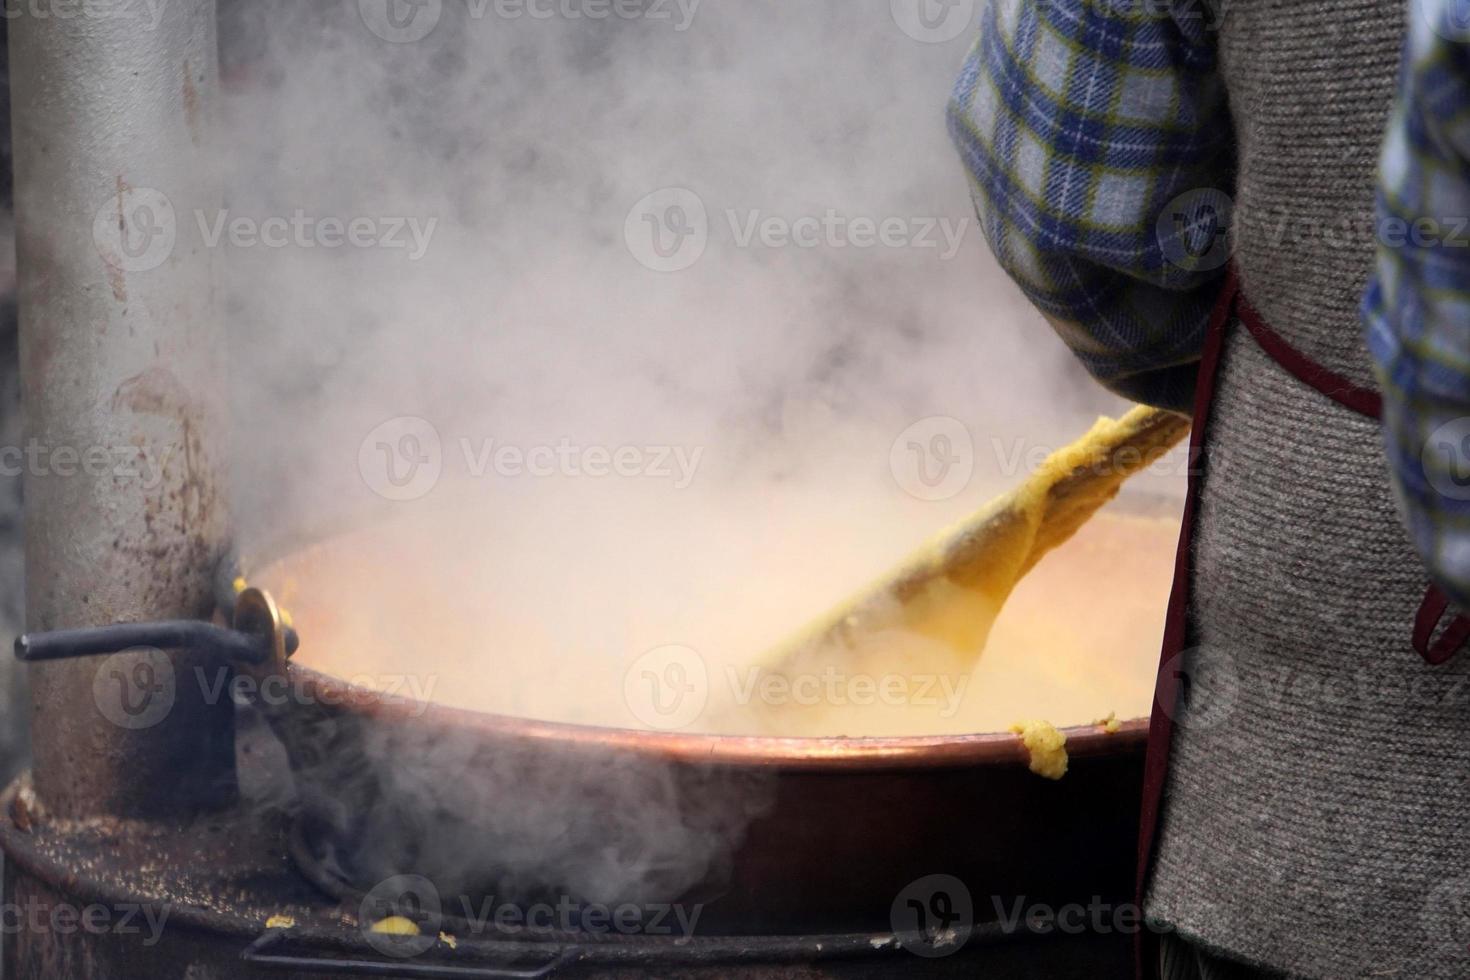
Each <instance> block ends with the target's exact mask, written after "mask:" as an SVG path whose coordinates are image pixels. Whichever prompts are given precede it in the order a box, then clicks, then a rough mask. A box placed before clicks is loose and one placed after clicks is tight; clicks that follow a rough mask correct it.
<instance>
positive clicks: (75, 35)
mask: <svg viewBox="0 0 1470 980" xmlns="http://www.w3.org/2000/svg"><path fill="white" fill-rule="evenodd" d="M9 33H10V71H11V85H12V89H13V105H14V144H15V200H16V226H17V230H16V235H17V251H18V264H19V294H20V359H21V382H22V398H23V405H24V411H25V414H26V444H25V446H24V447H23V449H24V453H25V457H24V463H23V465H24V467H25V476H24V487H25V570H26V579H27V607H26V626H27V629H28V630H29V631H32V632H34V631H40V630H54V629H63V628H71V627H84V626H96V625H103V624H109V623H125V622H136V621H145V620H165V619H187V618H207V617H208V616H209V615H210V612H211V609H212V608H213V602H212V594H211V583H210V576H211V571H212V569H213V567H214V565H215V563H216V560H217V558H218V556H219V555H220V553H221V552H222V550H223V547H224V542H225V540H226V535H227V530H228V526H227V516H226V505H225V495H224V488H223V478H222V460H223V458H224V454H223V450H222V448H221V446H222V443H221V441H220V436H221V435H222V434H223V432H222V418H223V412H222V410H221V407H220V405H219V400H220V395H219V393H220V391H221V387H222V386H221V384H220V383H219V377H220V368H221V360H222V359H221V352H222V346H221V345H222V332H221V330H220V325H219V323H218V321H217V319H216V317H215V314H214V310H213V296H214V290H213V281H212V275H211V265H212V260H211V253H210V249H208V248H207V247H206V246H205V242H204V241H203V239H202V236H201V235H199V234H198V232H197V230H196V226H197V224H198V222H199V220H200V216H203V215H210V216H212V215H214V214H215V213H216V211H217V210H218V209H219V208H220V206H221V204H220V194H219V191H218V188H217V186H216V183H217V182H216V180H215V179H214V178H213V177H212V176H211V175H212V174H213V173H215V172H216V170H217V168H215V167H213V166H211V165H210V160H209V154H210V148H209V140H208V137H209V129H210V120H211V117H212V113H213V109H214V107H215V103H216V93H217V90H218V56H217V49H216V33H215V3H214V0H170V2H168V3H164V4H146V5H145V4H128V5H122V6H118V5H100V6H94V5H90V4H82V5H78V6H77V7H74V8H73V9H72V10H71V12H70V14H69V15H65V16H63V15H62V14H61V13H59V12H50V11H48V10H45V9H42V8H35V7H26V8H17V12H16V15H15V17H14V18H13V19H12V20H11V21H10V24H9ZM201 666H202V664H199V663H194V662H190V661H189V660H188V659H187V655H185V654H183V653H180V652H178V651H172V652H163V651H152V652H146V651H144V652H129V653H126V654H121V655H119V656H117V657H114V658H109V659H107V660H105V661H100V662H99V661H97V660H88V659H82V660H72V661H62V662H55V663H41V664H36V665H34V666H32V667H31V668H30V670H31V689H32V696H31V722H32V732H33V739H34V779H35V786H36V790H37V795H38V797H39V804H40V806H41V807H42V808H43V809H44V810H45V811H46V812H48V813H50V814H51V815H53V816H56V817H58V818H63V819H65V818H82V817H105V816H110V817H150V818H167V817H170V816H183V815H186V814H188V813H190V812H193V811H197V810H198V809H200V808H203V807H209V806H212V805H217V804H220V803H223V802H226V801H228V799H229V798H230V795H231V794H232V793H233V783H234V780H233V761H232V759H233V757H232V754H231V751H232V750H231V731H230V724H231V722H230V715H231V704H230V699H229V697H228V695H227V694H224V693H222V692H223V691H225V690H227V689H226V688H224V687H221V686H218V685H217V684H216V682H217V681H218V680H219V678H216V677H213V676H211V675H209V673H208V671H206V672H205V673H204V674H200V673H198V672H197V671H196V670H195V668H196V667H201Z"/></svg>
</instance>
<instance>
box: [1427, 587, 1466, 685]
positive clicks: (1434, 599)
mask: <svg viewBox="0 0 1470 980" xmlns="http://www.w3.org/2000/svg"><path fill="white" fill-rule="evenodd" d="M1449 606H1450V600H1449V599H1448V597H1446V596H1445V594H1444V593H1443V592H1441V591H1439V589H1438V587H1436V586H1433V585H1431V586H1430V587H1429V592H1428V594H1426V595H1425V596H1424V603H1423V604H1422V605H1421V606H1420V607H1419V615H1418V616H1416V617H1414V649H1415V650H1417V651H1419V656H1421V657H1423V658H1424V659H1425V661H1426V662H1428V663H1429V664H1430V665H1431V666H1434V667H1438V666H1439V665H1440V664H1443V663H1447V662H1448V661H1449V659H1450V658H1451V657H1453V656H1454V655H1455V654H1456V652H1458V651H1459V649H1460V647H1462V646H1464V645H1465V641H1466V640H1470V617H1466V616H1456V617H1455V618H1454V619H1453V620H1451V621H1450V625H1449V626H1446V627H1445V631H1444V633H1443V634H1441V635H1440V638H1439V639H1438V640H1436V639H1434V630H1435V628H1436V627H1437V626H1439V623H1440V620H1442V619H1443V618H1444V614H1445V610H1447V609H1448V608H1449Z"/></svg>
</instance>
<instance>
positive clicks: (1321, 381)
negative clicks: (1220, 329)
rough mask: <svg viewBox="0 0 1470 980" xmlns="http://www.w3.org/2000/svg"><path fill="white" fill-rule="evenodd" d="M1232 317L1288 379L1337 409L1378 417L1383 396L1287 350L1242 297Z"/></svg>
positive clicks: (1290, 348) (1380, 414) (1284, 343)
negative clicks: (1290, 378) (1326, 400)
mask: <svg viewBox="0 0 1470 980" xmlns="http://www.w3.org/2000/svg"><path fill="white" fill-rule="evenodd" d="M1235 315H1236V316H1238V317H1240V322H1241V323H1243V324H1245V328H1246V329H1247V330H1249V331H1250V332H1251V336H1252V337H1255V338H1256V343H1258V344H1260V345H1261V349H1262V350H1264V351H1265V352H1266V353H1267V354H1269V355H1270V356H1271V360H1273V361H1275V362H1276V363H1277V364H1280V365H1281V366H1282V367H1283V368H1285V369H1286V372H1287V373H1288V374H1290V375H1291V376H1292V377H1294V378H1296V379H1297V380H1298V381H1301V382H1304V383H1305V384H1307V385H1308V386H1310V387H1312V388H1315V389H1317V390H1318V391H1320V392H1321V393H1322V394H1324V395H1326V396H1327V397H1328V398H1331V399H1332V400H1333V401H1335V402H1337V403H1338V404H1339V405H1342V406H1345V407H1347V408H1350V409H1352V410H1353V411H1355V412H1357V413H1358V414H1359V415H1366V416H1368V417H1369V418H1375V419H1376V418H1381V417H1382V415H1383V396H1382V395H1381V394H1379V393H1378V392H1377V391H1375V390H1373V389H1372V388H1364V387H1363V386H1361V385H1355V384H1353V383H1352V382H1351V381H1349V380H1348V379H1347V378H1344V377H1343V376H1342V375H1340V374H1337V373H1336V372H1333V371H1329V370H1327V369H1326V368H1325V367H1323V366H1322V365H1320V364H1318V363H1317V362H1316V361H1314V360H1312V359H1311V358H1310V357H1308V356H1307V355H1305V354H1303V353H1302V352H1301V351H1299V350H1297V349H1296V348H1295V347H1293V346H1291V344H1289V343H1288V342H1287V340H1286V338H1285V337H1283V336H1281V335H1280V334H1279V333H1277V332H1276V331H1275V330H1272V329H1271V328H1270V327H1269V326H1267V324H1266V321H1265V320H1262V319H1261V315H1260V314H1259V313H1257V312H1256V309H1255V307H1253V306H1251V304H1250V301H1249V300H1247V299H1246V298H1245V297H1243V296H1241V297H1239V298H1238V299H1237V301H1236V306H1235Z"/></svg>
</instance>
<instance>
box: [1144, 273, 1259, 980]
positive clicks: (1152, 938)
mask: <svg viewBox="0 0 1470 980" xmlns="http://www.w3.org/2000/svg"><path fill="white" fill-rule="evenodd" d="M1239 293H1240V279H1239V275H1238V274H1237V272H1236V269H1235V265H1234V264H1233V263H1232V264H1231V266H1230V267H1229V269H1228V270H1227V272H1226V276H1225V288H1224V289H1223V290H1222V291H1221V293H1220V298H1219V300H1218V301H1217V302H1216V303H1215V310H1214V313H1213V314H1211V316H1210V324H1209V330H1208V332H1207V333H1206V334H1205V345H1204V350H1203V352H1202V353H1201V356H1200V365H1199V377H1198V380H1196V382H1195V389H1194V426H1193V428H1192V430H1191V432H1190V436H1189V493H1188V495H1187V496H1186V497H1185V503H1184V521H1183V524H1182V525H1181V526H1180V529H1179V550H1178V552H1177V553H1176V555H1175V559H1174V584H1173V589H1172V591H1171V592H1170V595H1169V610H1168V614H1167V616H1166V618H1165V620H1164V640H1163V651H1162V655H1161V656H1160V659H1159V676H1158V683H1157V686H1156V687H1155V688H1154V708H1153V717H1152V719H1151V720H1150V722H1149V729H1148V755H1147V757H1146V758H1145V760H1144V768H1143V805H1142V809H1141V811H1140V817H1141V819H1140V822H1139V830H1138V878H1137V883H1136V885H1137V887H1136V889H1135V893H1136V895H1137V901H1138V908H1139V910H1140V911H1141V910H1142V909H1143V907H1144V905H1143V899H1144V892H1145V890H1146V889H1147V888H1148V875H1149V869H1150V868H1151V866H1152V864H1153V854H1154V845H1155V842H1156V838H1157V830H1158V823H1159V810H1160V806H1161V804H1162V802H1163V798H1164V782H1165V780H1166V778H1167V777H1168V773H1169V742H1170V740H1171V739H1172V738H1173V735H1174V721H1173V712H1174V704H1175V701H1176V699H1177V697H1178V693H1179V667H1180V665H1179V662H1178V661H1179V657H1180V655H1181V654H1182V653H1183V651H1184V648H1185V630H1186V628H1187V625H1188V623H1187V620H1188V615H1189V577H1190V565H1189V554H1190V541H1191V538H1192V536H1193V532H1194V518H1195V510H1196V508H1197V506H1198V503H1199V495H1200V487H1201V479H1202V476H1203V474H1202V463H1203V457H1204V435H1205V427H1206V425H1207V424H1208V423H1209V417H1210V405H1211V403H1212V402H1213V401H1214V395H1215V376H1216V374H1217V373H1218V370H1219V366H1220V352H1221V351H1222V350H1223V349H1224V341H1225V333H1226V330H1227V329H1228V328H1229V326H1230V318H1231V316H1232V315H1234V313H1235V309H1236V300H1237V298H1238V296H1239ZM1137 950H1138V966H1139V971H1140V972H1139V976H1140V977H1141V978H1142V977H1154V976H1157V975H1158V970H1159V937H1158V935H1157V934H1156V933H1155V932H1153V931H1152V930H1150V929H1149V928H1147V927H1145V928H1143V929H1140V930H1139V932H1138V944H1137Z"/></svg>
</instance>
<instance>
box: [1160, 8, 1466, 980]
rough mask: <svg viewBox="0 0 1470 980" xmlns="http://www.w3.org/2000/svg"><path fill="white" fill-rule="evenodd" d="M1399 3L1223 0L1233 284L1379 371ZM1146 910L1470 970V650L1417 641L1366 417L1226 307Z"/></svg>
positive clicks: (1337, 972) (1295, 965)
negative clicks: (1367, 334)
mask: <svg viewBox="0 0 1470 980" xmlns="http://www.w3.org/2000/svg"><path fill="white" fill-rule="evenodd" d="M1404 16H1405V10H1404V5H1403V4H1401V3H1396V2H1393V0H1335V2H1332V3H1327V2H1322V0H1226V4H1225V18H1224V23H1223V27H1222V31H1221V38H1220V45H1221V58H1222V66H1223V72H1224V75H1225V80H1226V85H1227V88H1228V91H1229V94H1230V100H1231V108H1232V113H1233V115H1234V119H1235V125H1236V129H1237V134H1238V138H1239V142H1240V171H1239V180H1238V190H1237V195H1236V207H1237V210H1236V215H1235V220H1234V226H1233V229H1232V230H1233V233H1234V236H1235V256H1236V260H1237V262H1238V264H1239V267H1240V269H1241V272H1242V278H1243V283H1244V291H1245V295H1246V296H1247V297H1248V298H1249V299H1250V301H1251V302H1252V303H1253V304H1254V305H1255V307H1256V308H1257V309H1258V310H1259V311H1260V313H1261V314H1262V316H1263V318H1264V319H1265V320H1266V322H1267V323H1269V324H1270V325H1271V326H1273V327H1274V328H1275V329H1276V331H1277V332H1278V333H1280V334H1282V335H1283V336H1285V337H1286V338H1287V339H1288V340H1289V341H1290V342H1291V343H1292V344H1294V345H1295V346H1296V347H1298V348H1299V349H1301V350H1303V351H1305V352H1306V353H1308V354H1310V355H1311V356H1312V357H1313V358H1315V359H1316V360H1318V361H1319V362H1321V363H1323V364H1325V365H1326V366H1328V367H1330V368H1332V369H1333V370H1335V371H1337V372H1338V373H1340V374H1343V375H1345V376H1347V377H1348V378H1350V379H1352V380H1353V381H1355V382H1356V383H1358V384H1362V385H1371V384H1372V381H1371V375H1370V372H1369V363H1368V355H1367V353H1366V351H1365V349H1364V346H1363V340H1362V331H1361V328H1360V326H1359V319H1358V312H1357V306H1358V301H1359V298H1360V297H1361V295H1362V290H1363V287H1364V283H1365V280H1366V278H1367V275H1368V272H1369V269H1370V265H1371V261H1372V254H1373V247H1374V243H1373V237H1372V214H1373V171H1374V165H1375V162H1376V158H1377V153H1378V147H1379V145H1380V142H1381V138H1382V132H1383V126H1384V122H1385V119H1386V116H1387V112H1388V107H1389V103H1390V101H1391V98H1392V93H1393V88H1394V77H1395V72H1396V69H1397V63H1398V56H1399V51H1400V43H1401V39H1402V31H1403V18H1404ZM1208 439H1209V443H1208V445H1209V456H1208V464H1207V477H1206V481H1205V489H1204V496H1203V498H1202V500H1201V505H1200V515H1199V524H1198V527H1197V530H1196V535H1195V546H1194V554H1193V563H1194V577H1193V600H1192V607H1191V618H1192V626H1191V629H1192V637H1191V644H1192V648H1191V650H1190V651H1189V653H1188V655H1187V659H1186V670H1187V672H1188V674H1189V677H1190V681H1191V683H1190V685H1189V687H1190V691H1191V697H1190V699H1189V701H1188V703H1187V705H1186V706H1185V707H1184V708H1182V709H1181V711H1180V712H1179V727H1178V730H1177V734H1176V736H1175V740H1174V748H1173V756H1172V759H1173V761H1172V766H1171V771H1170V777H1169V782H1168V788H1167V796H1166V800H1165V805H1164V812H1163V823H1162V827H1161V834H1162V836H1161V839H1160V845H1159V854H1158V862H1157V865H1156V868H1155V872H1154V877H1153V882H1152V886H1151V889H1150V895H1149V911H1150V913H1151V914H1153V915H1155V916H1157V917H1159V918H1161V919H1162V920H1164V921H1165V922H1167V923H1170V924H1172V925H1174V926H1175V927H1177V928H1178V929H1179V930H1180V931H1181V932H1182V933H1183V934H1184V935H1186V936H1187V937H1190V938H1192V939H1195V940H1196V941H1199V942H1202V943H1203V944H1205V945H1207V946H1210V947H1212V948H1215V949H1217V950H1219V951H1223V952H1226V953H1228V954H1230V955H1232V956H1235V957H1238V958H1241V959H1246V960H1249V961H1252V962H1254V963H1257V964H1260V965H1265V966H1269V967H1273V968H1275V969H1278V970H1283V971H1288V972H1291V973H1296V974H1301V975H1304V976H1309V977H1332V978H1337V977H1364V976H1374V977H1402V978H1416V980H1417V978H1424V977H1446V978H1449V977H1454V978H1464V977H1470V656H1467V655H1462V656H1461V657H1459V658H1458V659H1456V660H1455V661H1452V662H1451V664H1449V665H1448V666H1446V667H1438V668H1434V667H1429V666H1427V665H1426V664H1425V663H1424V662H1423V660H1422V659H1421V658H1420V657H1419V656H1418V655H1417V654H1416V653H1415V652H1414V650H1413V648H1412V646H1411V645H1410V631H1411V627H1412V623H1413V619H1414V614H1415V611H1416V609H1417V607H1418V604H1419V601H1420V599H1421V598H1422V597H1423V594H1424V590H1425V588H1426V587H1427V585H1428V582H1427V578H1426V575H1425V572H1424V569H1423V567H1422V565H1421V564H1420V562H1419V560H1418V558H1417V556H1416V555H1415V553H1414V551H1413V549H1412V547H1411V545H1410V543H1409V540H1408V537H1407V535H1406V533H1405V532H1404V531H1403V530H1402V527H1401V524H1400V521H1399V517H1398V514H1397V513H1396V511H1395V506H1394V502H1393V497H1392V493H1391V490H1390V486H1389V478H1388V472H1387V463H1386V461H1385V458H1384V453H1383V449H1382V445H1381V441H1380V435H1379V428H1378V424H1377V423H1376V422H1374V421H1372V420H1370V419H1367V418H1363V417H1360V416H1358V415H1355V414H1354V413H1352V412H1350V411H1348V410H1347V409H1345V408H1342V407H1339V406H1337V405H1336V404H1334V403H1332V402H1330V401H1328V400H1327V399H1326V398H1325V397H1324V396H1323V395H1321V394H1319V393H1317V392H1316V391H1314V390H1312V389H1310V388H1308V387H1307V386H1306V385H1304V384H1303V383H1301V382H1299V381H1297V380H1295V379H1294V378H1292V377H1291V376H1289V375H1288V374H1286V373H1285V371H1283V370H1282V369H1281V368H1280V367H1279V366H1277V365H1276V364H1275V363H1274V362H1272V361H1271V360H1269V359H1268V358H1267V357H1266V356H1265V354H1263V353H1262V351H1261V350H1260V348H1259V347H1258V346H1257V345H1256V343H1255V341H1254V340H1252V339H1251V337H1250V336H1249V335H1248V334H1247V333H1245V331H1244V330H1241V329H1239V328H1237V329H1235V330H1234V331H1233V334H1232V338H1231V340H1230V341H1229V342H1228V344H1227V346H1226V349H1225V355H1224V359H1223V362H1222V366H1221V374H1220V380H1219V388H1218V394H1217V398H1216V402H1215V405H1214V408H1213V412H1212V422H1211V425H1210V427H1209V432H1208Z"/></svg>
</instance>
